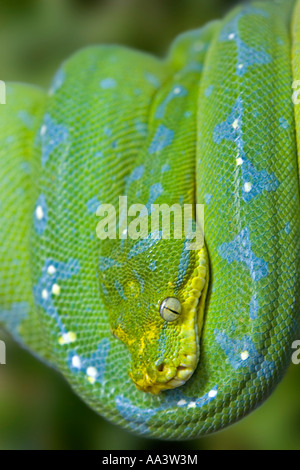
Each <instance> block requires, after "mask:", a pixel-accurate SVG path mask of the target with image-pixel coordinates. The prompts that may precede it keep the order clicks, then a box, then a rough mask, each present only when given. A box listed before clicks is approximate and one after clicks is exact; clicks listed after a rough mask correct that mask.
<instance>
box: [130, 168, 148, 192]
mask: <svg viewBox="0 0 300 470" xmlns="http://www.w3.org/2000/svg"><path fill="white" fill-rule="evenodd" d="M144 170H145V167H144V165H139V166H137V167H135V168H134V169H133V170H132V172H131V173H130V175H129V176H128V179H127V182H126V183H127V187H128V186H129V185H130V184H131V183H132V182H133V181H138V180H139V179H141V177H142V176H143V173H144Z"/></svg>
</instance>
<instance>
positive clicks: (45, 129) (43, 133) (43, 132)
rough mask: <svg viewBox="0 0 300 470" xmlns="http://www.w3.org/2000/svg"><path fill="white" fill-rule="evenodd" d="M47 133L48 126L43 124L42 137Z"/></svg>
mask: <svg viewBox="0 0 300 470" xmlns="http://www.w3.org/2000/svg"><path fill="white" fill-rule="evenodd" d="M46 131H47V126H46V125H45V124H43V125H42V127H41V132H40V134H41V135H45V134H46Z"/></svg>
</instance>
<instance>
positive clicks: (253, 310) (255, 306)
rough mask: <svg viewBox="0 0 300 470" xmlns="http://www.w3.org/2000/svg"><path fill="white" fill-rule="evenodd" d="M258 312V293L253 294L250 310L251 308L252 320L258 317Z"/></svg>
mask: <svg viewBox="0 0 300 470" xmlns="http://www.w3.org/2000/svg"><path fill="white" fill-rule="evenodd" d="M257 313H258V300H257V297H256V294H253V295H252V297H251V300H250V310H249V316H250V318H251V320H255V319H256V318H257Z"/></svg>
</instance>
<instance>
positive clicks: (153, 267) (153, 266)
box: [149, 261, 157, 271]
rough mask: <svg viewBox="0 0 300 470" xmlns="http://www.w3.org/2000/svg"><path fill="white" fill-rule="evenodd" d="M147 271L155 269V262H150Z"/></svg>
mask: <svg viewBox="0 0 300 470" xmlns="http://www.w3.org/2000/svg"><path fill="white" fill-rule="evenodd" d="M149 269H150V270H151V271H155V270H156V269H157V266H156V261H151V263H150V264H149Z"/></svg>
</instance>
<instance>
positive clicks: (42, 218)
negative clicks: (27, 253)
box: [33, 194, 48, 235]
mask: <svg viewBox="0 0 300 470" xmlns="http://www.w3.org/2000/svg"><path fill="white" fill-rule="evenodd" d="M47 222H48V207H47V203H46V198H45V196H44V195H43V194H40V195H39V197H38V199H37V201H36V203H35V209H34V216H33V224H34V228H35V230H36V232H37V233H38V235H42V234H43V233H44V231H45V228H46V226H47Z"/></svg>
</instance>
